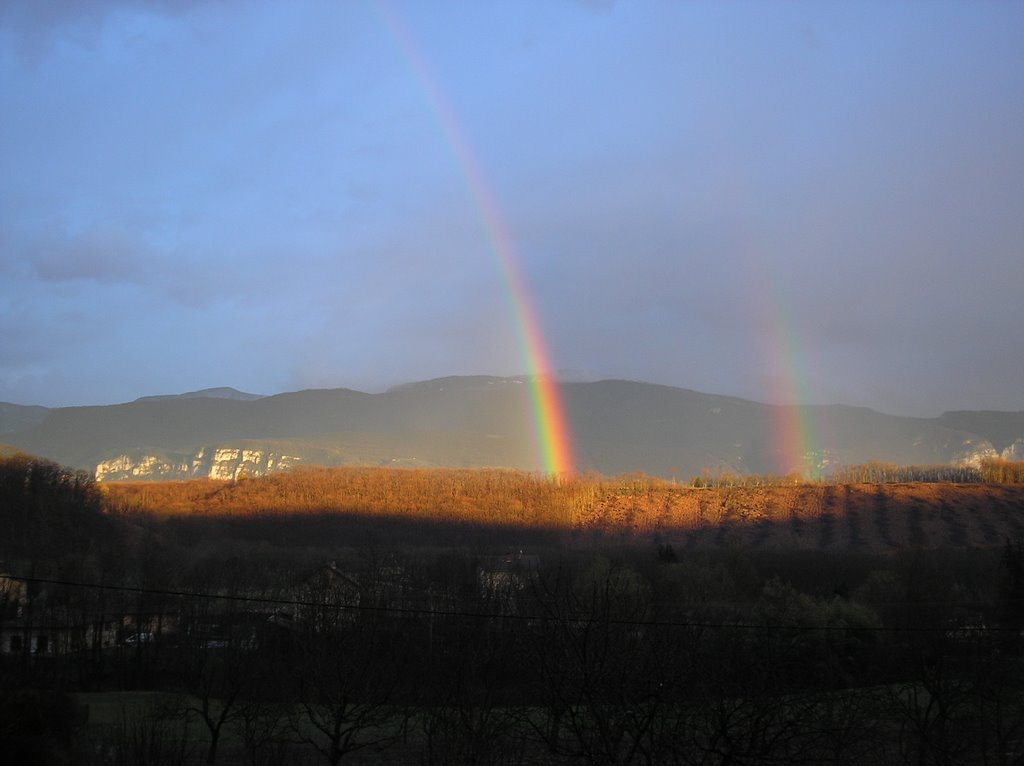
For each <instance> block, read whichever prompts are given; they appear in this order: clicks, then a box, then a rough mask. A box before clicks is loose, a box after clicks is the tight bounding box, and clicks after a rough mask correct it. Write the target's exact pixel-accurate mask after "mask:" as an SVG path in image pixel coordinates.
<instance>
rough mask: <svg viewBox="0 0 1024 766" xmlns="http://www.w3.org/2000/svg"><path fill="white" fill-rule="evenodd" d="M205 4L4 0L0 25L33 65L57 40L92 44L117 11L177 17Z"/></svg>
mask: <svg viewBox="0 0 1024 766" xmlns="http://www.w3.org/2000/svg"><path fill="white" fill-rule="evenodd" d="M204 4H206V3H204V2H203V0H5V2H3V3H0V29H3V28H5V27H6V28H7V29H8V30H10V32H11V34H12V35H13V37H14V46H15V51H16V53H17V54H18V57H19V58H20V59H21V61H22V62H23V63H24V64H26V65H27V66H29V67H30V68H34V67H36V66H38V64H39V62H40V61H41V60H43V59H44V58H46V56H47V55H49V54H50V53H51V51H52V50H53V48H54V46H55V45H56V43H57V41H58V40H68V41H70V42H72V43H74V44H75V45H78V46H82V47H86V48H91V47H93V46H94V45H95V44H96V42H97V40H98V38H99V36H100V34H101V33H102V31H103V27H104V25H105V24H106V22H107V20H108V19H109V18H110V17H111V16H114V15H116V14H118V13H122V12H124V11H126V10H127V11H131V12H135V13H146V14H153V15H158V16H169V17H175V16H182V15H186V14H188V13H190V12H192V11H193V10H194V9H196V8H199V7H201V6H202V5H204Z"/></svg>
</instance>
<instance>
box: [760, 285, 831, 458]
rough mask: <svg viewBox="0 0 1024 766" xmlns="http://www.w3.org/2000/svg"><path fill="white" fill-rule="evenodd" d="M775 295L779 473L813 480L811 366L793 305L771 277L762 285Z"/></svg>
mask: <svg viewBox="0 0 1024 766" xmlns="http://www.w3.org/2000/svg"><path fill="white" fill-rule="evenodd" d="M762 289H766V291H767V292H769V293H770V294H771V295H770V297H771V301H770V304H769V306H768V307H767V309H766V310H765V315H766V319H767V322H766V326H767V328H768V331H769V334H770V336H771V337H770V343H769V348H768V350H769V354H770V358H769V360H768V363H769V365H770V366H771V367H772V369H771V373H772V374H771V380H772V391H771V393H770V401H772V402H774V406H773V408H772V411H773V419H774V423H773V428H772V431H773V434H774V439H775V445H774V446H775V451H776V455H777V456H778V459H777V462H776V470H777V471H778V472H779V473H782V474H789V473H793V472H798V473H800V474H801V475H802V476H803V477H804V478H813V477H814V475H815V474H816V473H817V471H818V467H817V465H816V458H817V457H818V456H819V454H820V448H819V439H818V434H817V428H816V425H817V424H816V423H815V422H814V419H813V418H812V409H811V407H810V406H809V404H808V402H809V401H810V399H809V386H808V383H807V381H808V374H807V362H806V359H805V358H804V355H803V353H802V351H801V349H802V347H803V344H802V343H801V340H800V334H799V331H798V329H797V325H796V322H795V321H794V320H793V319H792V318H791V317H790V316H789V312H788V307H789V305H790V304H789V301H788V300H786V297H785V296H784V295H783V294H782V290H781V288H780V286H779V284H778V280H777V278H774V277H773V276H772V275H767V276H766V279H765V280H764V281H763V283H762Z"/></svg>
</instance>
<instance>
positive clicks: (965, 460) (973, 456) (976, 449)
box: [953, 439, 999, 468]
mask: <svg viewBox="0 0 1024 766" xmlns="http://www.w3.org/2000/svg"><path fill="white" fill-rule="evenodd" d="M998 457H999V453H998V452H996V449H995V447H993V446H992V442H990V441H988V440H987V439H964V440H963V442H962V443H961V445H960V449H959V450H957V452H956V454H955V455H954V456H953V464H954V465H966V466H970V467H971V468H981V463H982V461H983V460H991V459H992V458H998Z"/></svg>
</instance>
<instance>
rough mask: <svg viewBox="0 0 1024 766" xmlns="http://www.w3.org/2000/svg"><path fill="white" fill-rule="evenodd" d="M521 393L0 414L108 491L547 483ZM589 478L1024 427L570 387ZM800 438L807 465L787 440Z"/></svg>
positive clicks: (986, 438)
mask: <svg viewBox="0 0 1024 766" xmlns="http://www.w3.org/2000/svg"><path fill="white" fill-rule="evenodd" d="M528 388H529V387H528V385H527V381H526V380H525V379H523V378H495V377H482V376H476V377H450V378H439V379H436V380H429V381H420V382H417V383H411V384H408V385H403V386H398V387H395V388H393V389H390V390H388V391H386V392H384V393H380V394H368V393H363V392H360V391H353V390H350V389H326V390H307V391H297V392H293V393H286V394H278V395H276V396H264V397H260V396H256V395H253V394H244V393H242V392H238V391H235V390H234V389H206V390H205V391H197V392H192V393H189V394H183V395H176V396H161V397H145V398H142V399H138V400H136V401H134V402H129V403H125V404H117V405H109V406H95V407H61V408H53V409H47V408H42V407H22V406H20V405H0V433H3V434H4V438H3V441H4V442H5V443H8V444H11V445H13V446H15V447H18V448H19V449H22V450H24V451H26V452H29V453H32V454H36V455H40V456H44V457H47V458H50V459H51V460H55V461H57V462H59V463H61V464H63V465H68V466H72V467H76V468H82V469H85V470H89V471H94V472H95V473H96V475H97V476H98V477H99V478H101V479H103V480H117V479H132V478H136V479H160V478H164V479H181V478H195V477H201V476H209V477H214V478H234V477H237V476H240V475H250V476H255V475H261V474H264V473H268V472H272V471H276V470H281V469H284V468H289V467H291V466H294V465H299V464H320V465H353V464H361V465H392V466H425V467H442V466H443V467H484V466H488V467H506V468H516V469H522V470H536V469H537V468H538V460H537V456H536V449H535V446H534V437H533V432H532V422H533V418H532V413H531V411H530V401H529V390H528ZM561 389H562V395H563V399H564V402H565V407H566V411H567V416H568V420H569V422H570V425H571V429H572V432H573V445H574V450H575V453H576V460H577V468H578V469H579V470H582V471H588V470H589V471H596V472H598V473H601V474H605V475H616V474H621V473H629V472H637V471H639V472H644V473H648V474H651V475H654V476H662V477H666V478H671V477H675V476H678V477H680V478H687V477H689V476H693V475H699V474H701V473H716V472H722V471H729V472H735V473H744V474H752V473H787V472H789V471H792V470H796V469H800V468H806V467H808V466H809V467H811V469H812V470H816V471H827V470H829V469H832V468H834V467H838V466H842V465H850V464H857V463H863V462H867V461H869V460H877V461H882V462H890V463H899V464H917V465H921V464H948V463H956V462H963V461H972V460H975V461H976V460H978V459H980V458H983V457H995V456H998V455H999V454H1000V453H1001V452H1002V451H1004V450H1012V449H1013V448H1014V444H1015V443H1017V442H1018V441H1019V442H1020V444H1021V445H1022V446H1024V413H1021V412H1017V413H1014V412H1009V413H998V412H974V413H972V412H955V413H945V414H944V415H942V416H940V417H938V418H908V417H899V416H893V415H886V414H882V413H879V412H875V411H873V410H870V409H866V408H861V407H847V406H842V405H833V406H808V407H781V406H775V405H767V404H761V403H758V402H753V401H748V400H744V399H738V398H735V397H728V396H717V395H713V394H706V393H700V392H697V391H690V390H687V389H682V388H674V387H671V386H660V385H652V384H649V383H640V382H634V381H624V380H604V381H597V382H578V383H564V384H562V386H561ZM796 424H799V425H800V428H801V430H802V431H803V432H805V433H804V434H803V441H802V444H801V446H800V448H801V450H802V451H803V454H801V455H793V454H792V452H793V449H792V445H790V446H787V444H786V443H785V440H784V439H783V438H782V436H783V435H784V434H785V433H786V432H787V430H789V431H792V429H793V428H794V427H795V425H796Z"/></svg>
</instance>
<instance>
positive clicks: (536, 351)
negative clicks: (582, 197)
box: [377, 2, 574, 476]
mask: <svg viewBox="0 0 1024 766" xmlns="http://www.w3.org/2000/svg"><path fill="white" fill-rule="evenodd" d="M377 8H378V9H379V11H380V16H381V18H382V19H383V20H384V24H385V26H386V27H387V28H388V31H389V32H390V33H391V36H392V37H393V38H394V40H395V41H396V42H397V44H398V46H399V48H400V49H401V50H402V53H403V54H404V56H405V58H406V60H407V61H408V62H409V64H410V67H411V69H412V71H413V73H414V74H415V76H416V79H417V81H418V82H419V83H420V85H421V86H422V87H423V89H424V91H425V92H426V95H427V98H428V100H429V102H430V105H431V107H432V109H433V111H434V113H435V115H436V117H437V119H438V122H439V123H440V125H441V129H442V131H443V132H444V135H445V136H446V138H447V139H448V141H449V143H450V144H451V146H452V149H453V150H454V152H455V156H456V159H457V161H458V164H459V168H460V169H461V171H462V175H463V178H464V180H465V182H466V186H467V187H468V190H469V195H470V198H471V199H472V200H473V205H474V206H475V208H476V212H477V215H478V217H479V219H480V222H481V224H482V225H483V228H484V231H485V233H486V236H487V240H488V243H489V245H490V249H491V251H492V253H493V254H494V257H495V259H496V260H497V262H498V268H499V270H500V272H501V277H502V279H503V282H504V284H505V286H506V288H507V289H506V297H507V301H508V306H509V311H510V314H511V316H512V318H513V323H514V325H515V329H516V337H517V345H518V350H519V356H520V358H521V360H522V363H523V364H524V366H525V369H526V371H527V374H528V381H527V382H528V388H529V396H530V406H531V410H532V413H533V430H534V435H535V438H536V445H537V457H538V463H539V465H540V467H541V469H542V470H543V471H544V472H545V473H547V474H548V475H550V476H560V475H563V474H571V473H573V471H574V460H573V454H572V437H571V432H570V429H569V422H568V419H567V417H566V414H565V408H564V406H563V403H562V397H561V392H560V389H559V385H558V382H557V380H556V379H555V377H554V375H553V367H552V365H551V359H550V356H549V354H548V350H547V345H546V343H545V342H544V336H543V334H542V332H541V326H540V321H539V319H538V317H537V312H536V310H535V309H534V308H533V305H532V302H531V301H530V296H529V292H528V291H527V289H526V284H525V281H524V279H523V276H522V272H521V270H520V269H519V261H518V258H517V257H516V251H515V246H514V243H513V240H512V237H511V235H510V233H509V231H508V229H507V227H506V226H505V222H504V219H503V217H502V215H501V210H500V208H499V206H498V203H497V200H496V198H495V196H494V195H493V194H492V193H491V191H490V187H489V185H488V184H487V181H486V177H485V175H484V172H483V169H482V167H481V165H480V163H479V162H478V161H477V159H476V156H475V155H474V152H473V149H472V146H471V144H470V143H469V140H468V139H467V137H466V134H465V131H464V130H463V129H462V125H461V124H460V123H459V120H458V119H457V118H456V115H455V111H454V109H452V107H451V104H450V103H449V101H448V99H447V98H446V97H445V94H444V92H443V91H442V89H441V87H440V86H439V84H438V81H437V78H436V77H435V76H434V75H433V72H432V70H431V68H430V66H429V63H428V61H427V59H426V57H425V56H423V54H422V53H421V52H420V50H419V47H418V46H417V45H416V44H415V41H414V39H413V37H412V35H411V33H410V31H409V29H408V27H407V26H406V25H405V24H404V22H403V21H402V20H401V19H400V18H399V17H398V15H397V14H396V13H395V12H394V11H393V10H392V9H391V8H390V7H389V6H388V5H387V4H386V3H384V2H379V3H377Z"/></svg>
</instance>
